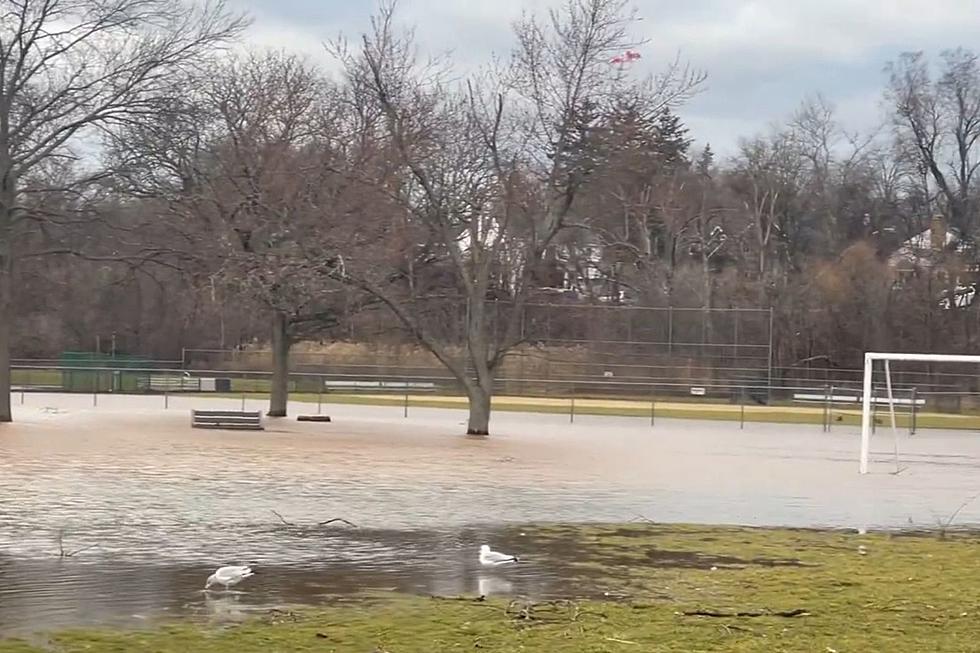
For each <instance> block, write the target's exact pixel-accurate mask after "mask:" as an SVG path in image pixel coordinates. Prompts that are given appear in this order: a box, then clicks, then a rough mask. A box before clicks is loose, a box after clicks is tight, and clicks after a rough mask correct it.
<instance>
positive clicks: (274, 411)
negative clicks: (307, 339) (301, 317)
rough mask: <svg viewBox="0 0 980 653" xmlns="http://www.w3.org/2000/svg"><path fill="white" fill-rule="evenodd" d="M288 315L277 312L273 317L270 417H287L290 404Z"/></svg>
mask: <svg viewBox="0 0 980 653" xmlns="http://www.w3.org/2000/svg"><path fill="white" fill-rule="evenodd" d="M288 326H289V324H288V322H287V319H286V314H285V313H283V312H281V311H276V312H275V313H274V314H273V316H272V392H271V394H270V397H269V412H268V415H269V417H285V416H286V404H287V403H288V402H289V346H290V344H291V343H290V340H289V333H288V330H287V329H288Z"/></svg>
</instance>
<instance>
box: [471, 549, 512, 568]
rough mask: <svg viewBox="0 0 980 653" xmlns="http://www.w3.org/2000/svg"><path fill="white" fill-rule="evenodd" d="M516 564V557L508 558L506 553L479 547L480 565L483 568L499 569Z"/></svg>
mask: <svg viewBox="0 0 980 653" xmlns="http://www.w3.org/2000/svg"><path fill="white" fill-rule="evenodd" d="M515 562H517V556H510V555H507V554H506V553H497V552H496V551H491V550H490V547H489V546H487V545H486V544H484V545H483V546H481V547H480V564H481V565H483V566H484V567H499V566H500V565H509V564H512V563H515Z"/></svg>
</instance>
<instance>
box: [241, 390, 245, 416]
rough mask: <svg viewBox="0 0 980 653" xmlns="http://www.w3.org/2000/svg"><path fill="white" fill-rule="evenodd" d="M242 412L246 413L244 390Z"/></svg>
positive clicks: (243, 393)
mask: <svg viewBox="0 0 980 653" xmlns="http://www.w3.org/2000/svg"><path fill="white" fill-rule="evenodd" d="M242 412H243V413H244V412H245V390H244V389H243V390H242Z"/></svg>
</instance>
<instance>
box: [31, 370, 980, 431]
mask: <svg viewBox="0 0 980 653" xmlns="http://www.w3.org/2000/svg"><path fill="white" fill-rule="evenodd" d="M33 363H34V364H25V363H24V362H19V363H17V364H15V365H14V366H13V381H14V384H13V385H14V388H13V391H14V392H15V393H19V394H20V400H21V402H22V403H23V402H24V401H25V397H26V395H28V394H30V393H39V392H53V393H78V394H89V395H92V403H93V405H98V398H99V395H107V394H108V395H112V394H115V395H158V396H162V398H163V405H164V407H169V403H170V401H169V400H170V397H173V396H175V395H180V394H184V395H187V394H195V395H197V394H204V395H213V396H214V395H217V396H227V397H232V398H238V397H240V398H241V401H242V404H243V405H244V404H245V401H246V399H249V398H251V399H255V398H257V397H260V396H261V397H264V396H266V395H267V394H268V393H269V391H270V389H271V373H269V372H266V371H253V370H184V369H178V368H162V367H145V368H122V369H117V368H114V367H111V366H91V367H74V366H72V367H65V366H58V365H50V364H46V363H45V362H42V361H34V362H33ZM289 379H290V380H289V389H290V392H291V393H293V395H294V398H296V399H300V400H304V401H308V402H311V403H312V402H316V405H317V408H318V410H321V409H322V407H323V405H324V404H326V403H329V402H331V401H336V402H338V403H340V402H350V401H357V402H359V403H372V402H375V403H385V404H391V403H399V404H403V405H404V409H405V413H406V415H407V413H408V409H409V407H410V406H412V405H442V404H440V402H442V403H443V404H444V403H446V402H447V401H449V402H451V403H452V405H458V406H460V407H461V406H463V405H464V403H463V402H462V401H461V399H462V398H465V396H466V395H465V391H464V388H463V387H462V386H461V385H460V384H459V382H458V381H457V380H456V379H455V378H453V377H451V376H449V375H448V374H446V373H445V372H442V373H438V374H401V373H398V372H397V371H394V372H392V371H390V370H389V371H388V373H383V374H382V373H371V372H369V371H367V370H363V371H360V372H358V373H324V372H294V373H292V374H290V377H289ZM175 380H178V381H179V383H178V382H176V381H175ZM893 391H894V393H895V396H896V397H897V398H898V404H899V412H900V421H901V422H902V424H903V428H906V427H907V428H908V429H909V430H910V432H914V431H915V430H916V429H917V428H919V427H920V426H921V425H922V419H921V417H920V416H921V415H922V414H923V413H928V414H939V415H947V416H962V417H964V418H969V417H972V416H977V418H978V419H977V423H976V426H975V425H974V424H973V422H972V421H970V420H963V423H962V425H961V426H962V427H966V428H976V427H977V426H980V393H978V392H965V391H923V390H920V389H919V388H917V387H915V386H909V385H903V384H899V383H895V384H893ZM494 394H495V396H497V397H498V398H500V399H501V400H502V401H506V398H507V397H520V398H522V401H524V402H525V404H523V405H526V406H527V407H528V409H529V410H533V411H539V412H540V411H542V410H544V411H546V412H564V411H566V410H567V411H568V413H569V417H570V419H571V420H572V421H574V419H575V415H576V414H583V413H588V412H594V413H600V414H625V415H633V416H637V415H639V414H642V415H644V416H645V415H646V414H647V412H648V413H649V417H650V420H651V422H653V421H654V420H655V419H656V417H657V415H658V404H659V405H660V406H661V408H660V410H659V415H660V416H670V415H672V414H673V415H674V416H678V415H680V416H683V414H685V413H690V415H689V416H694V417H697V416H699V414H698V412H697V408H698V406H703V405H706V404H711V405H713V406H716V407H717V406H718V405H719V404H726V405H728V406H730V408H729V409H726V411H723V414H724V415H725V416H726V417H727V418H728V419H737V420H739V421H740V422H741V424H743V425H744V423H745V421H746V420H747V419H749V420H751V419H760V418H763V417H766V416H767V414H768V415H769V416H772V417H774V419H771V420H770V419H766V421H782V420H781V419H780V418H785V421H791V422H792V421H801V420H799V419H797V415H804V416H806V417H807V419H806V420H803V421H810V422H812V423H820V424H823V426H824V430H828V431H829V430H831V428H832V426H833V425H834V424H835V422H839V421H846V422H848V423H850V422H854V423H856V418H857V416H858V415H859V414H860V404H859V401H858V400H859V398H860V395H861V385H860V383H855V382H843V383H841V384H839V385H837V384H824V383H793V384H778V385H769V384H768V383H765V382H764V381H760V380H759V379H752V378H743V379H737V378H736V379H726V380H723V381H715V382H709V383H692V382H689V381H677V380H670V379H666V378H641V377H624V378H615V377H613V378H599V379H585V378H570V379H555V378H534V377H521V378H510V377H506V376H504V377H501V378H498V379H496V381H495V384H494ZM875 396H876V397H877V398H878V399H876V401H875V403H874V405H875V407H876V410H877V411H879V415H880V411H881V410H882V400H881V399H880V398H882V397H884V396H885V388H884V385H883V384H876V386H875ZM534 399H539V400H541V403H540V405H535V404H534V402H533V400H534ZM528 400H532V401H528ZM603 402H605V403H603ZM665 406H670V408H669V409H666V408H665ZM684 406H687V407H688V408H687V409H685V408H684ZM762 406H767V407H768V408H765V409H763V408H761V407H762ZM519 408H520V404H516V405H515V407H514V409H519ZM815 410H816V411H817V412H814V411H815ZM884 410H885V412H887V406H886V407H885V408H884ZM762 411H765V412H762ZM817 415H819V419H818V418H817V417H816V416H817ZM927 421H928V420H927ZM940 421H941V420H940ZM933 422H936V420H933ZM950 426H953V427H956V426H957V424H955V423H951V424H950Z"/></svg>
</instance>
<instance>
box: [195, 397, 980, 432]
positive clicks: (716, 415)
mask: <svg viewBox="0 0 980 653" xmlns="http://www.w3.org/2000/svg"><path fill="white" fill-rule="evenodd" d="M242 392H245V393H246V394H247V395H248V396H249V398H251V399H266V398H268V393H266V392H262V391H257V392H251V391H247V390H246V391H242V390H239V391H238V393H234V392H233V393H230V394H224V395H221V396H224V397H227V398H234V397H240V396H241V393H242ZM209 396H214V395H209ZM289 398H290V401H296V402H302V403H310V404H316V403H317V402H318V401H320V402H321V403H322V404H323V405H328V404H342V405H359V406H400V407H401V406H405V404H406V397H405V395H397V394H392V395H390V396H382V395H375V394H372V395H358V394H343V393H336V394H334V393H329V394H323V395H320V396H319V397H318V395H317V394H316V393H304V392H300V393H291V394H290V397H289ZM508 399H509V398H508V397H498V398H496V399H494V400H493V409H494V410H496V411H503V412H523V413H546V414H560V415H570V413H571V400H570V399H564V400H559V401H558V402H556V400H554V399H542V400H541V402H540V403H535V402H534V400H533V399H523V400H520V401H513V400H510V401H509V400H508ZM583 401H586V402H588V401H595V402H598V401H601V400H581V399H576V402H577V403H576V405H575V415H576V416H581V415H593V416H609V417H642V418H646V419H650V405H649V403H646V404H645V405H628V404H629V400H625V401H622V400H618V399H610V400H608V401H607V404H608V405H588V404H583ZM648 401H649V400H648ZM620 402H621V403H620ZM407 403H408V406H409V408H410V409H411V408H457V409H459V408H465V407H466V404H465V401H464V399H463V398H455V397H443V396H426V395H409V396H408V398H407ZM624 403H625V404H627V405H622V404H624ZM637 403H639V402H637ZM617 404H620V405H617ZM654 419H655V420H656V419H697V420H714V421H728V422H731V421H740V420H741V419H742V408H741V407H740V406H739V405H737V404H734V405H733V404H698V403H693V402H678V401H676V400H674V399H672V398H665V399H662V400H659V399H658V400H655V404H654ZM744 419H745V421H746V422H759V423H778V424H822V423H823V419H824V417H823V414H822V412H821V410H819V409H816V410H815V409H813V408H809V407H801V406H779V405H776V406H754V405H753V406H746V407H745V412H744ZM877 419H878V428H890V426H889V422H888V419H889V418H888V414H887V411H884V410H882V411H880V412H879V413H878V417H877ZM909 419H910V417H909V416H908V415H904V414H898V415H896V423H897V425H898V427H899V428H903V429H906V428H908V426H909ZM860 423H861V412H860V410H851V411H841V410H834V412H833V426H858V425H860ZM916 424H917V426H918V428H922V429H967V430H976V429H980V415H966V414H943V413H919V415H918V416H917V417H916Z"/></svg>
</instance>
